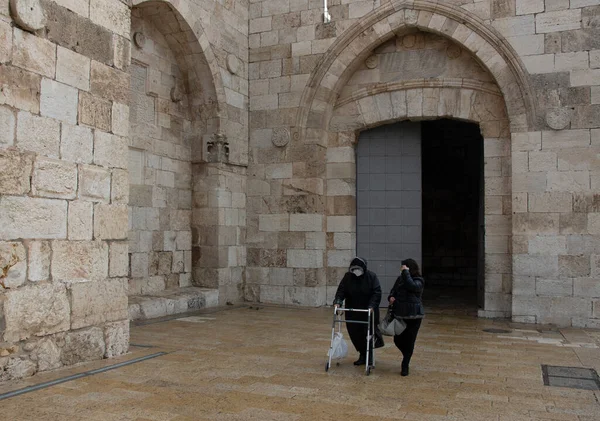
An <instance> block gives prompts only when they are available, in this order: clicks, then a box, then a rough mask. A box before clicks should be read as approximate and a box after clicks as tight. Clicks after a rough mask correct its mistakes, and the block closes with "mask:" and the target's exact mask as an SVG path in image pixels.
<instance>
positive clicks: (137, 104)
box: [129, 4, 194, 295]
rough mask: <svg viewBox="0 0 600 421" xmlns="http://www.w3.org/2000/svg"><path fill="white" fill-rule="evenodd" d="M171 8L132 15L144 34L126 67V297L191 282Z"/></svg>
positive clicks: (186, 140)
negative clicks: (169, 24) (169, 22)
mask: <svg viewBox="0 0 600 421" xmlns="http://www.w3.org/2000/svg"><path fill="white" fill-rule="evenodd" d="M170 13H172V12H170V9H168V6H167V5H164V4H162V5H159V6H157V7H139V8H136V9H134V10H133V14H132V24H131V34H132V36H136V34H143V37H144V39H143V40H142V41H140V42H138V43H134V46H133V47H132V64H131V67H130V75H131V84H130V101H131V103H130V104H131V106H130V113H129V117H130V127H131V128H130V131H131V142H130V148H129V183H130V194H129V206H130V207H129V212H130V213H129V240H130V241H129V252H130V265H131V267H130V280H129V294H130V295H147V294H153V293H157V292H160V291H162V290H164V289H173V288H177V287H186V286H191V285H192V282H191V272H192V231H191V215H192V164H191V157H192V140H193V139H194V137H193V136H192V132H193V131H192V120H191V117H190V112H191V111H190V97H189V95H188V93H187V92H188V84H187V77H186V76H187V72H184V71H182V69H181V68H180V66H179V60H182V59H183V58H182V57H177V53H176V52H175V51H173V50H172V49H171V48H170V46H169V43H168V41H167V40H166V37H169V36H173V34H177V32H175V31H173V30H172V29H169V30H168V31H167V30H166V29H165V26H164V24H163V22H165V21H167V20H168V18H169V17H172V19H175V18H174V15H173V14H170ZM157 20H158V22H157V23H156V24H155V23H154V21H157ZM159 28H160V29H159ZM161 30H162V31H163V32H165V34H163V32H161ZM137 36H139V35H137ZM185 70H187V69H185Z"/></svg>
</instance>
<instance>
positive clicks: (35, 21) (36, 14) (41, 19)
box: [10, 0, 46, 31]
mask: <svg viewBox="0 0 600 421" xmlns="http://www.w3.org/2000/svg"><path fill="white" fill-rule="evenodd" d="M10 13H11V15H12V17H13V19H14V20H15V22H16V24H17V25H18V26H19V27H20V28H22V29H24V30H26V31H37V30H40V29H42V28H44V27H45V26H46V15H45V14H44V9H43V8H42V5H41V4H40V0H10Z"/></svg>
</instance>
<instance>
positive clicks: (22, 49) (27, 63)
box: [12, 28, 56, 79]
mask: <svg viewBox="0 0 600 421" xmlns="http://www.w3.org/2000/svg"><path fill="white" fill-rule="evenodd" d="M13 43H14V48H13V61H12V64H13V65H15V66H17V67H21V68H23V69H25V70H29V71H32V72H34V73H38V74H40V75H42V76H46V77H49V78H51V79H53V78H54V74H55V72H56V45H54V44H53V43H51V42H49V41H47V40H45V39H43V38H40V37H37V36H35V35H32V34H30V33H27V32H24V31H21V30H20V29H16V28H15V30H14V32H13Z"/></svg>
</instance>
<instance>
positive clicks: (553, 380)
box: [542, 365, 600, 390]
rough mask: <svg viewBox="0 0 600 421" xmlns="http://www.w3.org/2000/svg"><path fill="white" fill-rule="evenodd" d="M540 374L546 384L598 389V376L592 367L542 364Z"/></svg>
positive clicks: (599, 383) (599, 388) (599, 387)
mask: <svg viewBox="0 0 600 421" xmlns="http://www.w3.org/2000/svg"><path fill="white" fill-rule="evenodd" d="M542 376H543V377H544V385H546V386H554V387H569V388H571V389H584V390H600V377H598V373H597V372H596V370H594V369H592V368H581V367H560V366H553V365H542Z"/></svg>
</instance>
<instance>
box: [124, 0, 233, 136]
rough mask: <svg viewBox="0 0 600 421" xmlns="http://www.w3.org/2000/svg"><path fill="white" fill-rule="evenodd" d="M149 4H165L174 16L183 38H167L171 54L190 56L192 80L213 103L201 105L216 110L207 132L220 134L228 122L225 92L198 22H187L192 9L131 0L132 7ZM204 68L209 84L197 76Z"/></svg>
mask: <svg viewBox="0 0 600 421" xmlns="http://www.w3.org/2000/svg"><path fill="white" fill-rule="evenodd" d="M149 3H163V4H167V5H168V6H169V7H170V8H171V9H172V10H173V11H174V13H175V14H176V16H177V20H178V21H179V25H180V30H181V34H183V35H182V36H180V37H170V38H169V37H167V41H168V42H169V44H170V47H171V48H172V49H173V50H174V51H177V52H182V53H187V54H188V55H189V56H190V57H189V58H186V61H188V63H186V64H187V67H188V69H189V71H191V72H194V78H195V80H197V81H198V82H199V83H201V85H202V86H201V88H202V89H205V90H207V91H209V92H210V91H212V92H213V93H214V96H215V99H214V100H209V101H208V102H209V103H208V104H204V105H205V106H213V107H215V108H216V112H215V113H214V114H215V117H214V122H213V124H212V126H211V129H210V132H213V133H221V132H222V130H223V128H224V127H225V125H226V121H227V106H226V97H225V88H224V84H223V80H222V78H221V72H220V70H219V66H218V64H217V58H216V55H215V53H214V51H213V49H212V46H211V44H210V42H209V39H208V36H207V35H206V32H205V31H204V29H203V26H202V23H201V21H200V19H199V18H198V19H194V20H190V18H192V17H194V16H196V15H195V14H194V13H193V11H192V5H191V4H190V1H189V0H133V7H140V6H144V5H145V4H149ZM191 34H193V35H191ZM194 56H196V57H194ZM198 56H200V57H201V61H202V62H205V63H206V65H204V63H202V65H198V61H199V60H198V59H199V57H198ZM203 67H204V68H208V69H209V71H210V75H211V77H210V81H208V80H206V78H203V77H202V76H201V75H199V74H198V72H199V71H200V70H201V69H202V68H203ZM200 81H201V82H200ZM207 85H208V86H207Z"/></svg>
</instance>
